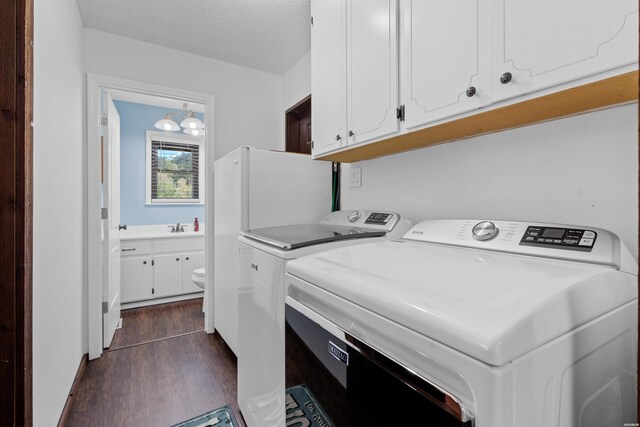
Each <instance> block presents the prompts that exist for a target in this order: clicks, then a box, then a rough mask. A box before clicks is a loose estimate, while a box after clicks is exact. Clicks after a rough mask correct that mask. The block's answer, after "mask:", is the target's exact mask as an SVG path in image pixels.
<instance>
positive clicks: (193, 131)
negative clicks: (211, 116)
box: [191, 129, 200, 136]
mask: <svg viewBox="0 0 640 427" xmlns="http://www.w3.org/2000/svg"><path fill="white" fill-rule="evenodd" d="M191 133H192V134H193V135H195V136H198V134H199V133H200V132H198V129H193V130H192V131H191Z"/></svg>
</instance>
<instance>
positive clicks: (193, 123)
mask: <svg viewBox="0 0 640 427" xmlns="http://www.w3.org/2000/svg"><path fill="white" fill-rule="evenodd" d="M196 126H197V125H196V123H195V122H190V123H189V127H190V128H191V129H195V128H196Z"/></svg>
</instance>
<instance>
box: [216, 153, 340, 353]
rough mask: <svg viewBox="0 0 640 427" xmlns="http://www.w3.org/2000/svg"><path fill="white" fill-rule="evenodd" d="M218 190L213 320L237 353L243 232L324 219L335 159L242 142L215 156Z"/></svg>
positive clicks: (329, 195) (329, 196) (327, 209)
mask: <svg viewBox="0 0 640 427" xmlns="http://www.w3.org/2000/svg"><path fill="white" fill-rule="evenodd" d="M213 195H214V202H213V203H214V264H213V266H214V267H213V277H214V279H213V280H214V282H213V298H214V325H215V328H216V330H217V331H218V332H219V333H220V335H221V336H222V338H223V339H224V340H225V341H226V343H227V344H228V345H229V347H231V349H232V350H233V352H234V353H236V355H237V342H238V279H237V267H238V234H239V233H240V231H241V230H248V229H255V228H262V227H270V226H278V225H286V224H303V223H315V222H319V221H320V219H322V218H323V217H324V216H325V215H327V214H328V213H329V212H330V211H331V162H324V161H318V160H311V157H310V156H307V155H303V154H295V153H284V152H278V151H268V150H260V149H257V148H252V147H240V148H238V149H236V150H234V151H232V152H231V153H229V154H228V155H226V156H225V157H223V158H221V159H219V160H217V161H216V162H215V167H214V194H213ZM207 274H210V273H208V272H207Z"/></svg>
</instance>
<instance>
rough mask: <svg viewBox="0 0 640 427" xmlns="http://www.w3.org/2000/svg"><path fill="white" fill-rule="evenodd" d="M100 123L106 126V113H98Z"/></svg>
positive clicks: (107, 121)
mask: <svg viewBox="0 0 640 427" xmlns="http://www.w3.org/2000/svg"><path fill="white" fill-rule="evenodd" d="M100 124H101V125H102V126H106V125H108V124H109V119H108V118H107V115H106V114H102V115H100Z"/></svg>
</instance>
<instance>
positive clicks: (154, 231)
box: [120, 224, 205, 240]
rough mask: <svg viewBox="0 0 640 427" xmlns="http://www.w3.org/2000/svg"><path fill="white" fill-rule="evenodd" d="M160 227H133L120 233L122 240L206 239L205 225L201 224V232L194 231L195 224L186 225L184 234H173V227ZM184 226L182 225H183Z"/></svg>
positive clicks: (161, 225)
mask: <svg viewBox="0 0 640 427" xmlns="http://www.w3.org/2000/svg"><path fill="white" fill-rule="evenodd" d="M172 225H173V226H175V224H160V225H131V226H128V227H127V229H126V230H121V231H120V240H150V239H180V238H185V237H204V230H205V227H204V224H200V231H198V232H194V231H193V224H184V226H185V227H184V232H181V233H172V232H171V228H170V227H171V226H172ZM181 225H182V224H181Z"/></svg>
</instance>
